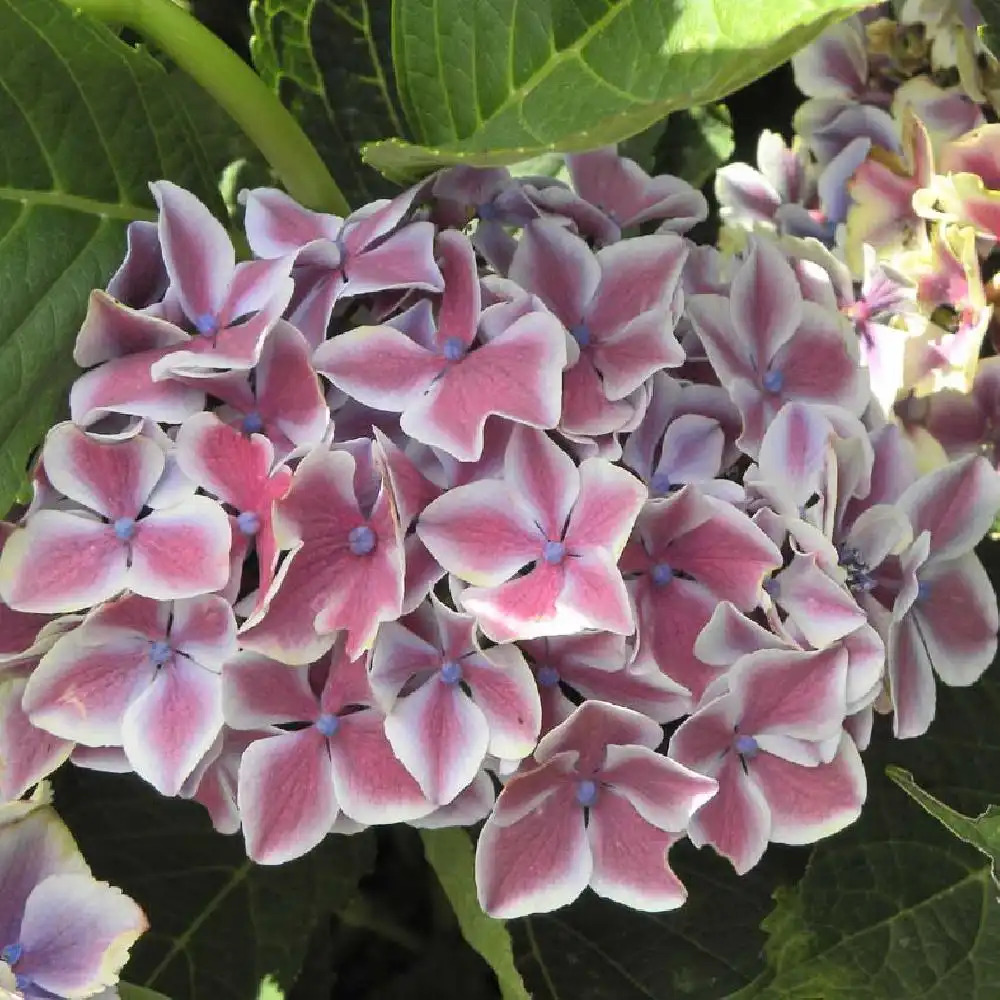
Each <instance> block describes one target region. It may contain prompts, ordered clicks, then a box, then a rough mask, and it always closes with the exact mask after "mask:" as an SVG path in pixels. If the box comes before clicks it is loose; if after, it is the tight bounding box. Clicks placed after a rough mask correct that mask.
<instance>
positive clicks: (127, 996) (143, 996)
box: [118, 983, 170, 1000]
mask: <svg viewBox="0 0 1000 1000" xmlns="http://www.w3.org/2000/svg"><path fill="white" fill-rule="evenodd" d="M118 1000H170V998H169V997H165V996H164V995H163V994H162V993H157V992H156V990H148V989H146V987H145V986H134V985H133V984H132V983H119V984H118Z"/></svg>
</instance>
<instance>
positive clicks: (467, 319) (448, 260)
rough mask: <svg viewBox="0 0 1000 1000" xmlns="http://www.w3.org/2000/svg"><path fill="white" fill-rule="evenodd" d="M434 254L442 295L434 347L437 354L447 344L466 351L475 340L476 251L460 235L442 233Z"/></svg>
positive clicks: (477, 307) (477, 299)
mask: <svg viewBox="0 0 1000 1000" xmlns="http://www.w3.org/2000/svg"><path fill="white" fill-rule="evenodd" d="M437 253H438V258H439V260H440V268H441V276H442V278H443V279H444V294H443V295H442V296H441V304H440V306H439V307H438V319H437V333H436V335H435V343H436V345H437V347H438V349H439V350H441V349H443V347H444V345H445V343H446V342H447V341H449V340H452V341H454V342H457V343H459V344H461V345H462V346H463V347H466V348H467V347H468V346H469V345H470V344H471V343H472V341H473V340H474V339H475V336H476V325H477V324H478V322H479V313H480V310H481V304H482V303H481V300H480V296H479V271H478V269H477V267H476V251H475V250H474V249H473V247H472V244H471V243H470V242H469V238H468V237H467V236H466V235H465V234H464V233H462V232H460V231H459V230H457V229H445V230H443V231H442V232H441V233H439V234H438V238H437Z"/></svg>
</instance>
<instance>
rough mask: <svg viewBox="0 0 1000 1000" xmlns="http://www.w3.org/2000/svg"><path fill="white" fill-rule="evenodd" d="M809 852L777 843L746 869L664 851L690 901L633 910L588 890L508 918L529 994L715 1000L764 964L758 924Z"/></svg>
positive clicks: (576, 999)
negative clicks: (667, 908)
mask: <svg viewBox="0 0 1000 1000" xmlns="http://www.w3.org/2000/svg"><path fill="white" fill-rule="evenodd" d="M805 860H806V852H805V851H804V850H801V849H795V848H784V849H783V848H774V849H771V850H769V851H768V854H767V856H766V857H765V859H764V861H763V862H762V863H761V864H760V865H759V866H758V867H757V868H755V869H753V871H751V872H750V873H749V874H748V875H745V876H743V877H742V878H741V877H739V876H737V875H736V873H735V872H734V871H733V869H732V867H731V866H730V865H729V863H728V862H727V861H725V860H723V859H722V858H720V857H718V856H717V855H715V854H714V853H712V852H711V851H710V850H709V849H708V848H705V849H703V850H700V851H699V850H696V849H695V848H694V847H693V846H692V845H691V844H690V842H687V841H684V842H682V843H680V844H678V845H677V846H676V847H674V848H673V849H672V850H671V852H670V862H671V866H672V867H673V868H674V870H675V871H676V872H677V874H678V875H679V876H680V878H681V879H682V880H683V882H684V884H685V885H686V886H687V889H688V900H687V902H686V903H685V904H684V905H683V906H682V907H681V908H680V909H679V910H675V911H673V912H670V913H640V912H638V911H635V910H629V909H627V908H625V907H624V906H619V905H618V904H616V903H610V902H608V901H606V900H603V899H600V898H599V897H597V896H595V895H594V894H593V893H590V892H587V893H585V894H584V895H583V896H582V897H581V898H580V899H579V900H578V901H577V902H576V903H574V904H573V905H572V906H569V907H567V908H566V909H563V910H557V911H556V912H554V913H551V914H545V915H540V916H534V917H530V918H527V919H525V920H516V921H512V922H511V925H510V926H511V933H512V935H513V937H514V942H515V946H516V954H517V963H518V967H519V968H520V969H521V972H522V974H523V975H524V980H525V983H526V984H527V987H528V990H529V991H530V993H531V995H532V997H533V998H534V1000H681V998H683V1000H721V998H722V997H725V996H728V995H729V994H730V993H731V992H732V991H735V990H739V989H741V988H743V987H744V986H746V985H747V984H748V983H750V982H752V981H753V980H754V979H755V978H756V977H757V976H758V975H759V974H760V972H761V971H762V970H763V969H764V967H765V961H764V955H763V947H764V941H765V935H764V932H763V931H762V930H761V929H760V922H761V920H762V919H763V918H764V916H765V915H766V914H767V913H768V912H769V911H770V910H771V907H772V899H771V894H772V893H773V891H774V890H775V888H776V887H777V886H780V885H782V884H785V883H788V882H791V881H794V880H795V879H797V878H798V877H799V875H800V874H801V872H802V869H803V867H804V866H805Z"/></svg>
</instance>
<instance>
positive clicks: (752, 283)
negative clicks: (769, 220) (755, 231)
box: [729, 239, 803, 368]
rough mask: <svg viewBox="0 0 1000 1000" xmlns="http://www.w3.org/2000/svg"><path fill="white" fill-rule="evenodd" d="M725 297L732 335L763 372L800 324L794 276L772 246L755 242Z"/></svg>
mask: <svg viewBox="0 0 1000 1000" xmlns="http://www.w3.org/2000/svg"><path fill="white" fill-rule="evenodd" d="M729 294H730V302H731V303H732V318H733V327H734V330H735V332H736V335H737V337H738V338H739V339H740V340H741V341H742V342H743V343H744V344H745V345H746V346H747V348H748V349H749V350H750V351H751V352H752V354H753V357H754V358H755V359H756V362H757V364H758V365H759V366H760V367H761V368H763V367H764V366H765V365H767V363H768V362H769V361H770V359H771V358H772V357H774V355H775V353H776V352H777V351H778V350H780V348H781V347H782V345H784V344H785V343H787V342H788V340H789V339H790V338H791V336H792V335H793V334H794V333H795V331H796V328H797V327H798V326H799V324H800V323H801V322H802V318H803V308H802V294H801V292H800V291H799V285H798V282H797V281H796V280H795V273H794V272H793V271H792V269H791V267H790V266H789V264H788V261H787V260H786V259H785V256H784V254H783V253H782V252H781V251H780V250H779V249H778V247H777V246H776V245H774V244H772V243H771V242H769V241H767V240H764V239H756V240H753V241H752V242H751V245H750V252H749V254H748V255H747V257H746V258H745V259H744V261H743V263H742V264H741V265H740V267H739V269H738V270H737V272H736V274H735V276H734V277H733V283H732V286H731V289H730V293H729Z"/></svg>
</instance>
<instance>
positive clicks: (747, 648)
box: [694, 601, 785, 667]
mask: <svg viewBox="0 0 1000 1000" xmlns="http://www.w3.org/2000/svg"><path fill="white" fill-rule="evenodd" d="M784 645H785V643H784V642H783V641H782V640H781V639H779V638H778V637H777V636H776V635H775V634H774V633H773V632H770V631H768V630H767V629H766V628H764V627H763V626H761V625H758V624H757V623H756V622H755V621H753V620H752V619H750V618H747V617H746V615H743V614H741V613H740V612H739V611H737V610H736V607H735V606H734V605H732V604H730V603H729V602H728V601H723V602H721V603H720V604H719V605H718V606H717V607H716V608H715V611H714V612H713V613H712V617H711V619H710V620H709V621H708V623H707V624H706V625H705V627H704V628H703V629H702V630H701V632H699V633H698V638H697V639H696V640H695V644H694V652H695V655H696V656H697V657H698V659H699V660H701V661H702V662H704V663H708V664H710V665H711V666H714V667H731V666H732V665H733V664H734V663H735V662H736V661H737V660H738V659H739V658H740V657H741V656H745V655H746V654H747V653H756V652H757V650H759V649H780V648H781V647H782V646H784Z"/></svg>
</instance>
